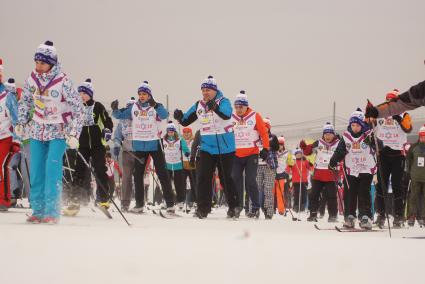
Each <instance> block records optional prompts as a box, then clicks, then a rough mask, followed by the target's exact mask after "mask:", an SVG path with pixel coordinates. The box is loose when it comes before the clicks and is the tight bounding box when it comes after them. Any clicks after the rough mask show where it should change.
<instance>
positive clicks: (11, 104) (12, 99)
mask: <svg viewBox="0 0 425 284" xmlns="http://www.w3.org/2000/svg"><path fill="white" fill-rule="evenodd" d="M5 90H6V88H5V86H4V85H3V84H2V83H0V93H2V92H4V91H5ZM6 107H7V109H8V111H9V115H10V117H11V123H12V125H13V126H15V125H16V123H17V121H18V100H17V99H16V96H15V93H11V92H8V93H7V97H6Z"/></svg>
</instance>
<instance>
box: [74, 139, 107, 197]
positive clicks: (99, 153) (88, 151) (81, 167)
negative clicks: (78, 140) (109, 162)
mask: <svg viewBox="0 0 425 284" xmlns="http://www.w3.org/2000/svg"><path fill="white" fill-rule="evenodd" d="M78 151H79V152H80V153H81V154H82V156H83V157H84V159H85V160H86V161H87V163H91V167H93V169H94V173H95V175H96V177H97V179H96V185H97V186H96V201H97V202H106V201H108V200H109V192H110V190H109V185H108V176H107V175H106V170H107V168H106V162H105V153H106V149H105V147H104V146H103V145H100V146H97V147H93V148H88V147H80V148H79V149H78ZM90 158H91V160H90ZM90 179H91V172H90V171H89V170H88V169H87V166H86V164H85V163H84V162H83V160H82V159H81V157H80V156H79V155H77V163H76V166H75V183H76V186H74V187H72V194H71V196H72V199H73V200H74V201H75V202H80V199H81V190H82V188H83V187H85V186H87V185H88V184H89V183H88V184H87V181H90ZM99 183H100V184H99ZM105 191H106V192H105Z"/></svg>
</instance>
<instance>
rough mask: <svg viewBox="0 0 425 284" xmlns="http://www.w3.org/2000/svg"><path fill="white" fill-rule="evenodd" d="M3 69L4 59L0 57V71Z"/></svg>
mask: <svg viewBox="0 0 425 284" xmlns="http://www.w3.org/2000/svg"><path fill="white" fill-rule="evenodd" d="M1 71H3V59H1V58H0V72H1Z"/></svg>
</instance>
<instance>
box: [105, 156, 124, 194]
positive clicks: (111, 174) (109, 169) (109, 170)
mask: <svg viewBox="0 0 425 284" xmlns="http://www.w3.org/2000/svg"><path fill="white" fill-rule="evenodd" d="M105 162H106V163H105V165H106V176H107V177H108V186H109V196H111V197H113V196H114V191H115V187H116V186H115V171H117V172H118V175H119V177H120V178H122V172H121V169H120V166H119V164H118V162H117V161H115V160H113V159H112V155H111V153H110V152H106V154H105Z"/></svg>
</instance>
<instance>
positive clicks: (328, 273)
mask: <svg viewBox="0 0 425 284" xmlns="http://www.w3.org/2000/svg"><path fill="white" fill-rule="evenodd" d="M25 213H29V210H25V209H12V210H10V212H8V213H4V214H0V244H1V245H0V247H1V249H0V253H1V258H0V267H1V271H2V276H1V277H0V279H2V280H0V283H31V284H34V283H73V284H75V283H102V284H103V283H115V284H118V283H200V284H205V283H215V284H218V283H271V281H273V282H274V283H362V284H364V283H386V284H388V283H403V282H404V281H406V280H407V281H409V283H412V284H413V283H425V280H424V274H423V271H422V268H423V267H424V261H423V259H424V255H425V240H423V239H404V238H403V237H404V236H410V237H411V236H425V229H420V228H419V227H415V228H410V229H403V230H397V231H395V230H394V231H393V238H392V239H389V237H388V232H376V233H338V232H336V231H318V230H316V229H314V227H313V224H311V223H307V222H305V221H303V222H293V221H292V220H291V218H290V217H282V216H278V215H276V216H275V218H274V219H273V220H270V221H266V220H264V219H260V220H256V221H255V220H249V219H246V218H245V217H241V219H240V220H238V221H231V220H227V219H225V210H224V209H218V210H216V211H214V212H213V214H211V215H210V217H209V218H208V219H205V220H199V219H195V218H193V217H192V215H185V216H184V217H182V218H178V219H172V220H168V219H163V218H160V217H157V216H155V215H152V214H150V213H149V214H145V215H131V214H126V216H127V218H128V219H129V220H130V222H131V223H132V224H133V226H132V227H131V228H129V227H127V225H126V224H125V223H124V222H123V220H122V219H121V217H120V216H119V215H118V213H117V212H114V213H112V214H113V217H114V218H113V219H112V220H108V219H106V217H105V216H104V215H103V214H102V213H101V212H99V211H96V212H93V211H92V210H91V209H90V208H83V209H82V211H81V212H80V214H79V215H78V216H77V217H73V218H71V217H63V218H62V219H61V222H60V224H59V225H44V224H39V225H33V224H26V223H25V218H26V216H25ZM182 214H183V213H182ZM305 217H306V216H302V219H303V220H305ZM319 225H321V226H322V227H331V225H329V224H328V223H327V222H326V220H322V221H320V222H319ZM7 279H8V280H7ZM153 281H155V282H153Z"/></svg>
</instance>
